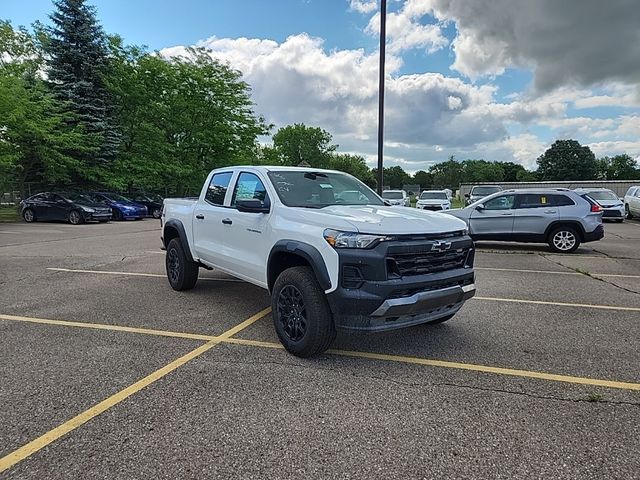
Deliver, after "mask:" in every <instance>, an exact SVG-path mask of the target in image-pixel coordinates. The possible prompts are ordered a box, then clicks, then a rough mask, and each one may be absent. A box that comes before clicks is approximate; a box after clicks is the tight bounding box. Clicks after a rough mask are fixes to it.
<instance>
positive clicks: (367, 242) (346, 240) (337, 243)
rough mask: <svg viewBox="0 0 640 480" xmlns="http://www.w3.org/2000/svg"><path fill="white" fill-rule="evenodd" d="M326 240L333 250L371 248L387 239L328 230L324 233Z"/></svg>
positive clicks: (381, 236) (380, 236)
mask: <svg viewBox="0 0 640 480" xmlns="http://www.w3.org/2000/svg"><path fill="white" fill-rule="evenodd" d="M324 239H325V240H326V241H327V243H328V244H329V245H331V246H332V247H333V248H370V247H373V246H374V245H377V244H378V243H380V242H383V241H384V240H386V239H387V237H385V236H383V235H370V234H366V233H355V232H339V231H337V230H330V229H327V230H325V231H324Z"/></svg>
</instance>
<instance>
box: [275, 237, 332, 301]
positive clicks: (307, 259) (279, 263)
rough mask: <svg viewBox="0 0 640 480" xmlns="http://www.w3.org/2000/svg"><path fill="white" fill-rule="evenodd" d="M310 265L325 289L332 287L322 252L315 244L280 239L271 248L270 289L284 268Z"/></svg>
mask: <svg viewBox="0 0 640 480" xmlns="http://www.w3.org/2000/svg"><path fill="white" fill-rule="evenodd" d="M297 266H309V267H311V269H312V270H313V273H314V274H315V276H316V279H317V280H318V283H319V284H320V287H321V288H322V289H323V290H328V289H330V288H331V278H330V277H329V272H328V271H327V266H326V265H325V262H324V259H323V257H322V254H321V253H320V252H319V251H318V249H316V248H315V247H314V246H312V245H309V244H307V243H303V242H298V241H296V240H280V241H278V242H276V244H275V245H274V246H273V248H272V249H271V252H270V253H269V259H268V263H267V285H268V287H269V291H271V290H272V289H273V285H274V284H275V282H276V279H277V278H278V275H280V274H281V273H282V272H283V271H284V270H286V269H287V268H290V267H297Z"/></svg>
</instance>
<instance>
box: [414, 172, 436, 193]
mask: <svg viewBox="0 0 640 480" xmlns="http://www.w3.org/2000/svg"><path fill="white" fill-rule="evenodd" d="M413 182H414V183H417V184H418V185H420V188H422V189H426V188H429V187H431V185H432V184H433V175H432V174H431V173H429V172H425V171H424V170H418V171H417V172H416V173H414V174H413Z"/></svg>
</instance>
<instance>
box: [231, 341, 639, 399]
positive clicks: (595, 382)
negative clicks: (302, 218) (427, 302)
mask: <svg viewBox="0 0 640 480" xmlns="http://www.w3.org/2000/svg"><path fill="white" fill-rule="evenodd" d="M224 343H230V344H234V345H245V346H249V347H261V348H274V349H284V347H283V346H282V345H280V344H279V343H272V342H261V341H256V340H245V339H242V338H229V339H227V340H225V341H224ZM326 353H328V354H331V355H338V356H343V357H356V358H367V359H370V360H382V361H386V362H396V363H410V364H414V365H424V366H428V367H442V368H452V369H456V370H469V371H472V372H482V373H493V374H497V375H508V376H512V377H525V378H536V379H539V380H548V381H553V382H564V383H575V384H579V385H590V386H594V387H607V388H617V389H621V390H634V391H640V383H630V382H618V381H615V380H601V379H597V378H588V377H575V376H572V375H558V374H555V373H545V372H536V371H531V370H518V369H514V368H504V367H491V366H489V365H478V364H474V363H461V362H450V361H446V360H433V359H429V358H420V357H407V356H403V355H389V354H386V353H372V352H359V351H356V350H334V349H331V350H327V352H326Z"/></svg>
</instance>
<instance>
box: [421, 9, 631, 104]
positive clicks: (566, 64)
mask: <svg viewBox="0 0 640 480" xmlns="http://www.w3.org/2000/svg"><path fill="white" fill-rule="evenodd" d="M415 1H419V2H420V4H421V5H422V11H424V9H429V11H430V12H431V13H432V14H434V15H435V17H436V18H438V19H439V20H440V21H444V22H447V21H453V22H455V24H456V27H457V32H458V33H457V36H456V37H455V39H454V40H453V44H452V47H453V50H454V52H455V57H456V58H455V61H454V63H453V65H452V68H454V69H455V70H457V71H459V72H461V73H463V74H464V75H466V76H468V77H470V78H477V77H478V76H482V75H499V74H501V73H502V72H504V70H505V69H506V68H508V67H512V66H518V67H524V68H531V69H532V70H533V71H534V74H535V84H536V86H537V87H538V88H539V89H540V90H543V91H544V90H549V89H552V88H556V87H558V86H562V85H567V84H571V83H575V84H580V85H595V84H599V83H601V82H608V81H618V82H621V83H625V84H629V85H636V84H637V83H638V82H639V81H640V48H638V47H637V45H638V40H639V39H640V8H639V7H638V2H637V0H610V1H608V2H603V1H602V0H581V1H580V2H570V1H558V0H534V1H532V0H473V1H469V0H415Z"/></svg>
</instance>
